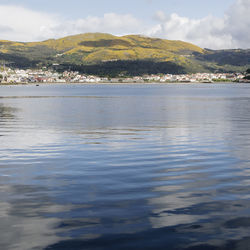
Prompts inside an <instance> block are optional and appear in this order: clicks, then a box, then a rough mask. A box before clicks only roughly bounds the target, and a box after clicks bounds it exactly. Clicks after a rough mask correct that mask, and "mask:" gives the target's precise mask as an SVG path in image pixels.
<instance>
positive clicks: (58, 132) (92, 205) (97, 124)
mask: <svg viewBox="0 0 250 250" xmlns="http://www.w3.org/2000/svg"><path fill="white" fill-rule="evenodd" d="M0 91H1V92H0V93H1V94H0V95H1V98H0V141H1V144H0V219H1V223H0V230H1V234H0V248H1V249H248V247H249V243H250V239H249V238H248V237H249V228H250V222H249V220H250V216H249V209H250V202H249V200H250V194H249V188H250V182H249V176H250V165H249V164H250V156H249V152H250V143H249V141H250V130H249V127H250V105H249V102H250V88H249V87H248V85H230V84H227V85H180V86H178V85H177V86H176V85H167V86H166V85H165V86H164V85H147V86H143V85H127V86H126V85H119V86H109V85H105V86H86V85H85V86H79V85H71V86H63V85H53V86H41V87H39V88H37V87H33V86H21V87H19V86H15V87H13V86H12V87H8V86H7V87H0Z"/></svg>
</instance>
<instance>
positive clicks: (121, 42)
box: [0, 33, 250, 75]
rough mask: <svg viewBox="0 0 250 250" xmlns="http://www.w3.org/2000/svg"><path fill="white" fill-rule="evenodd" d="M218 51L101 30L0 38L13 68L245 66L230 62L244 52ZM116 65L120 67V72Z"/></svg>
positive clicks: (2, 55)
mask: <svg viewBox="0 0 250 250" xmlns="http://www.w3.org/2000/svg"><path fill="white" fill-rule="evenodd" d="M223 53H225V52H223ZM221 54H222V52H220V51H211V50H204V49H201V48H199V47H198V46H195V45H193V44H190V43H186V42H182V41H170V40H164V39H158V38H150V37H144V36H140V35H128V36H122V37H118V36H113V35H110V34H103V33H87V34H80V35H75V36H68V37H64V38H61V39H50V40H46V41H43V42H32V43H23V42H11V41H5V40H2V41H1V40H0V60H2V61H4V62H5V63H6V64H9V65H12V66H13V67H20V68H27V67H32V68H35V67H42V66H53V65H59V67H58V68H61V69H64V68H73V69H77V70H80V71H84V72H85V71H86V70H87V69H91V72H92V71H93V73H97V74H104V75H105V74H106V73H107V72H106V71H108V70H109V71H110V70H111V71H112V68H116V72H115V74H121V73H124V74H129V73H130V71H131V65H132V64H133V65H136V68H137V69H138V71H140V72H142V73H147V72H149V71H150V68H155V71H156V73H175V72H183V73H189V72H190V73H191V72H204V71H213V70H217V71H218V70H219V71H223V70H231V71H234V70H239V69H242V68H244V67H245V66H246V64H244V65H242V63H241V64H240V63H238V64H237V63H236V64H235V63H232V61H234V60H236V57H237V56H234V55H235V54H237V55H238V57H237V60H238V61H240V59H239V57H245V56H246V55H245V51H244V53H243V52H241V54H240V56H239V52H236V51H233V52H232V53H231V54H230V55H231V57H230V56H229V57H226V58H225V57H223V56H222V55H221ZM232 54H233V55H232ZM247 56H249V55H247ZM221 57H223V58H224V59H225V60H226V62H225V60H224V61H223V60H222V59H221ZM227 58H229V60H227ZM248 58H249V57H248ZM222 61H223V62H222ZM243 61H244V62H245V61H246V60H243ZM150 62H151V63H152V66H150ZM247 62H248V61H247ZM249 64H250V62H249ZM95 67H96V68H98V67H99V68H100V67H101V68H103V69H106V70H100V69H99V70H98V72H95ZM119 67H122V69H121V72H119ZM141 67H142V68H143V70H142V69H141ZM145 67H146V68H148V70H147V69H145ZM100 72H101V73H100ZM105 72H106V73H105ZM86 73H88V72H86Z"/></svg>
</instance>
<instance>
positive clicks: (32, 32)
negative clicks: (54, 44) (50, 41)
mask: <svg viewBox="0 0 250 250" xmlns="http://www.w3.org/2000/svg"><path fill="white" fill-rule="evenodd" d="M0 23H1V26H0V31H1V35H0V36H1V37H0V39H9V40H19V41H27V40H31V41H32V40H37V39H39V38H45V37H46V38H47V37H48V36H50V35H53V34H52V33H50V32H48V31H49V30H50V29H51V28H52V27H54V26H56V25H58V18H57V17H56V16H53V15H49V14H46V13H41V12H37V11H32V10H29V9H26V8H23V7H20V6H11V5H0ZM44 27H46V29H44Z"/></svg>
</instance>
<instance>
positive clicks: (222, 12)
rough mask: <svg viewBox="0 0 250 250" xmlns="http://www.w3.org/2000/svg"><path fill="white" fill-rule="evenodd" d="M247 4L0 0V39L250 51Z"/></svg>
mask: <svg viewBox="0 0 250 250" xmlns="http://www.w3.org/2000/svg"><path fill="white" fill-rule="evenodd" d="M249 13H250V0H126V1H124V0H122V1H119V0H70V1H69V0H67V1H66V0H0V39H1V40H13V41H41V40H46V39H50V38H60V37H64V36H68V35H74V34H79V33H86V32H104V33H111V34H113V35H119V36H122V35H127V34H141V35H145V36H150V37H159V38H164V39H170V40H182V41H186V42H191V43H194V44H196V45H198V46H200V47H203V48H210V49H229V48H245V49H246V48H250V32H249V27H250V15H249Z"/></svg>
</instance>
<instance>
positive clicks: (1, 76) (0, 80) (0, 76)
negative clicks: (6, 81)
mask: <svg viewBox="0 0 250 250" xmlns="http://www.w3.org/2000/svg"><path fill="white" fill-rule="evenodd" d="M2 80H3V75H1V74H0V82H2Z"/></svg>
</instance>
